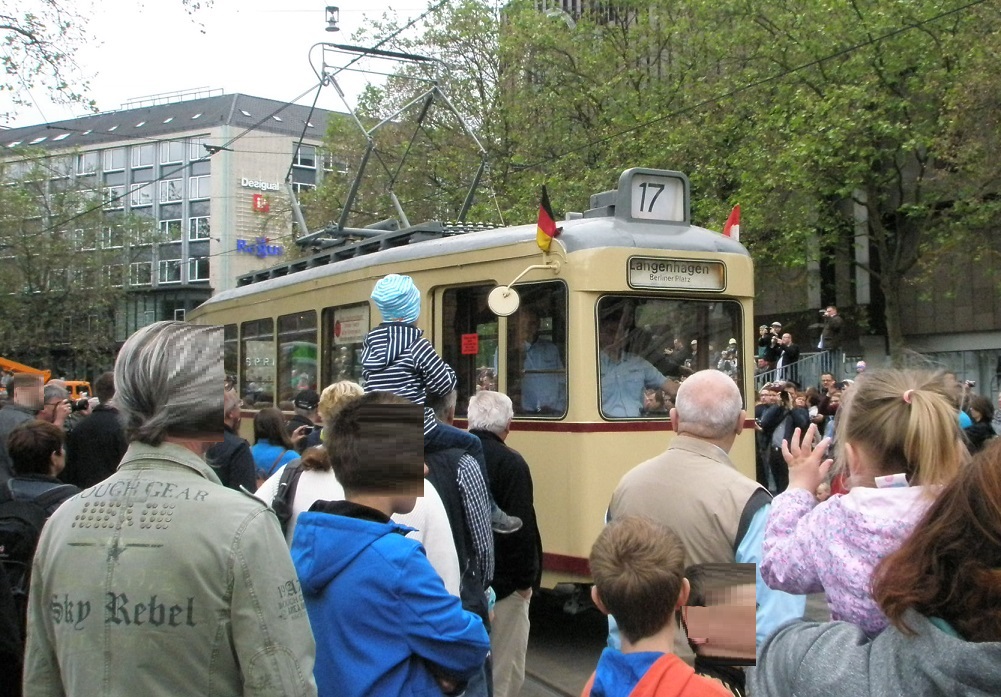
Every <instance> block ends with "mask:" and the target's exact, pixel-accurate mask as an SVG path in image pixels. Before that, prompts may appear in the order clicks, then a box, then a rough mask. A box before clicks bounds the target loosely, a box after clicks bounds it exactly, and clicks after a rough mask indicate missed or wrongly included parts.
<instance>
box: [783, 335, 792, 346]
mask: <svg viewBox="0 0 1001 697" xmlns="http://www.w3.org/2000/svg"><path fill="white" fill-rule="evenodd" d="M782 343H783V344H785V345H786V346H789V345H790V344H792V334H783V335H782Z"/></svg>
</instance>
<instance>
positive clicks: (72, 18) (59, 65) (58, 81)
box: [0, 0, 213, 117]
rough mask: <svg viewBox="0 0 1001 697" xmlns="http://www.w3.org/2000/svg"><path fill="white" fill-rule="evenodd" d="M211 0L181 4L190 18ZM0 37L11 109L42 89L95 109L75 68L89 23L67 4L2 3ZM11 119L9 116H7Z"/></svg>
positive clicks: (62, 0) (0, 83)
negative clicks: (32, 91) (35, 89)
mask: <svg viewBox="0 0 1001 697" xmlns="http://www.w3.org/2000/svg"><path fill="white" fill-rule="evenodd" d="M212 2H213V0H181V4H182V5H183V6H184V8H185V10H186V11H187V12H189V13H191V12H196V11H197V10H199V9H201V8H202V7H208V6H210V5H211V4H212ZM0 32H2V37H3V38H2V42H3V46H4V49H5V50H4V51H3V53H2V55H0V64H2V65H3V68H4V71H3V72H4V76H5V77H4V78H3V79H2V80H0V92H5V93H7V94H9V95H10V98H11V101H13V103H14V104H15V105H18V106H24V105H27V104H30V103H31V96H30V94H29V93H30V91H31V90H32V89H34V88H35V87H38V86H40V87H42V88H43V89H44V90H45V91H46V92H47V93H48V95H49V96H50V97H51V98H52V99H53V101H56V102H58V103H75V104H81V105H83V106H86V107H89V108H94V102H93V100H91V99H89V98H88V97H87V89H88V84H87V82H86V80H84V79H83V75H82V72H81V70H80V67H79V66H78V65H77V63H76V50H77V48H79V47H80V46H81V45H83V44H84V43H85V42H86V41H88V40H89V39H90V38H91V37H90V35H89V33H88V31H87V18H86V16H84V15H83V14H81V13H80V12H79V11H78V10H77V9H76V6H75V5H74V4H73V3H72V2H67V1H66V0H19V1H18V2H14V1H13V0H2V2H0ZM4 116H5V117H9V116H10V114H5V115H4Z"/></svg>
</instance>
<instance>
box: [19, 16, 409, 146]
mask: <svg viewBox="0 0 1001 697" xmlns="http://www.w3.org/2000/svg"><path fill="white" fill-rule="evenodd" d="M71 1H72V0H71ZM328 2H330V3H331V4H337V0H328ZM84 4H85V3H80V6H81V7H82V6H84ZM326 4H327V3H325V2H323V1H322V0H320V1H317V0H215V4H214V6H213V7H212V8H210V9H207V10H204V9H203V10H200V11H199V12H197V13H195V15H194V16H188V15H187V14H186V13H185V11H184V9H183V8H182V6H181V3H180V0H149V1H148V2H146V3H145V4H140V3H137V2H136V0H96V2H94V5H93V9H92V10H89V11H87V12H88V13H89V14H90V17H91V20H90V33H91V34H92V35H93V36H94V37H95V38H96V41H95V42H94V43H92V44H89V45H87V46H84V47H81V49H80V51H79V53H78V56H77V58H78V62H79V64H80V66H81V68H82V69H83V71H84V72H85V73H86V74H88V75H90V76H91V89H90V92H89V96H90V97H91V98H93V99H95V100H97V105H98V108H100V109H101V110H102V111H110V110H114V109H119V108H120V107H121V106H122V104H123V103H124V102H126V101H129V100H130V99H133V98H136V97H143V96H147V95H152V94H159V93H163V92H175V91H180V90H189V89H193V88H198V87H206V88H222V89H223V90H224V91H225V92H226V93H234V92H242V93H245V94H252V95H255V96H258V97H267V98H270V99H277V100H282V101H285V100H292V99H293V98H295V97H297V96H298V95H300V94H301V93H303V92H305V91H306V90H308V89H309V88H310V87H311V86H313V85H315V84H316V83H317V79H316V77H315V76H314V74H313V71H312V69H311V68H310V65H309V55H308V54H309V49H310V47H311V46H312V45H313V44H316V43H319V42H324V41H335V42H338V43H348V44H351V43H354V42H353V41H352V39H351V37H352V35H353V34H354V33H355V31H356V30H357V29H359V28H360V27H361V26H362V23H363V22H364V21H365V19H366V17H368V18H373V17H375V18H377V17H379V16H381V15H382V13H383V11H387V10H389V11H391V12H394V13H395V15H396V16H397V18H398V19H400V20H401V23H402V22H405V21H407V20H409V19H411V18H413V17H415V16H417V15H419V14H421V13H422V12H423V11H424V10H425V9H426V8H427V6H428V4H427V3H426V2H424V1H422V0H364V1H363V2H359V1H357V0H354V1H351V2H348V1H346V0H342V2H341V4H340V5H339V7H340V18H341V22H340V26H341V31H340V32H337V33H336V34H333V33H328V32H326V31H324V27H325V26H326V22H325V21H324V8H325V6H326ZM81 12H84V10H81ZM203 32H204V33H203ZM380 67H381V68H383V69H385V68H386V67H388V66H386V65H384V64H383V65H382V66H380ZM366 79H373V80H374V79H378V78H365V77H364V76H358V75H356V74H351V75H349V74H343V75H342V76H340V77H339V78H338V81H339V82H340V83H341V85H342V87H343V88H344V89H345V92H347V93H348V95H349V97H350V96H351V95H353V94H357V93H358V92H359V91H360V90H361V89H362V87H363V86H364V84H365V80H366ZM32 96H33V98H34V99H35V100H36V102H37V107H36V106H26V107H22V108H20V110H19V111H20V113H19V114H18V116H17V117H16V119H14V120H13V121H11V122H9V123H8V124H7V125H8V126H26V125H31V124H36V123H43V122H46V121H58V120H61V119H66V118H72V117H74V116H79V115H81V114H82V113H84V110H83V109H81V108H80V107H78V106H77V107H65V106H60V105H56V104H53V103H52V102H51V101H49V100H48V99H46V98H45V97H46V95H45V93H44V91H43V90H41V89H35V90H33V91H32ZM313 96H314V93H313V92H310V93H309V94H307V95H306V96H305V97H303V98H302V99H300V100H299V101H300V102H303V103H306V104H307V105H308V104H310V103H312V99H313ZM318 106H320V107H323V108H327V109H335V110H339V111H343V105H342V104H341V102H340V100H339V98H338V97H337V95H336V93H335V92H334V91H333V90H332V89H330V88H324V90H323V91H322V93H321V97H320V101H319V102H318ZM8 109H10V104H9V102H8V101H6V100H3V99H0V111H4V110H8Z"/></svg>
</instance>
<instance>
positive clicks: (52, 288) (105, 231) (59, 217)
mask: <svg viewBox="0 0 1001 697" xmlns="http://www.w3.org/2000/svg"><path fill="white" fill-rule="evenodd" d="M64 159H65V158H63V160H64ZM63 160H58V159H55V158H53V159H50V158H47V157H46V156H45V155H44V154H41V153H38V154H34V155H32V154H26V156H25V159H24V160H22V161H20V162H19V164H22V163H30V164H31V167H30V168H27V169H26V168H24V167H23V166H22V167H19V168H17V170H18V171H17V172H16V175H15V173H13V172H12V171H11V170H12V167H11V165H9V164H8V165H6V166H5V167H4V169H3V171H2V172H0V179H2V180H3V181H5V182H6V183H5V184H4V185H3V186H0V326H3V328H4V331H3V332H2V333H0V355H2V356H4V357H8V358H14V359H16V360H21V361H23V362H25V363H28V364H29V365H37V366H51V365H54V364H55V363H56V362H57V357H59V356H63V357H65V356H67V355H69V354H72V355H73V356H74V357H75V358H76V359H77V360H78V361H79V362H81V363H98V362H101V361H107V359H108V358H110V356H112V355H113V352H114V331H113V327H114V315H115V310H116V308H118V307H119V306H120V305H121V303H122V302H123V301H124V298H125V293H126V292H127V290H128V288H129V284H130V279H129V270H130V265H131V263H132V262H133V261H139V260H144V259H146V258H148V257H149V254H150V251H151V250H152V245H154V244H156V243H158V242H159V241H160V239H159V238H160V235H159V232H158V231H157V230H156V229H155V228H154V226H153V224H152V221H150V220H149V219H144V218H139V217H135V216H125V215H123V214H121V212H107V211H105V210H104V201H103V196H102V193H101V192H100V191H95V190H93V189H91V188H88V186H93V184H89V185H88V183H86V182H85V181H84V179H85V178H83V177H81V178H80V179H78V180H76V181H74V180H73V179H72V178H71V177H69V176H64V173H65V172H66V169H65V167H63V166H62V165H61V164H59V162H61V161H63Z"/></svg>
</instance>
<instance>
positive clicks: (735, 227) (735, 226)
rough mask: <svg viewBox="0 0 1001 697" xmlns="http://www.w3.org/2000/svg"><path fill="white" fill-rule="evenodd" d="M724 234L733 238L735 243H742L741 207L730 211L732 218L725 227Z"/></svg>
mask: <svg viewBox="0 0 1001 697" xmlns="http://www.w3.org/2000/svg"><path fill="white" fill-rule="evenodd" d="M723 234H724V235H726V236H727V237H732V238H733V239H734V241H735V242H740V206H739V205H738V206H734V207H733V210H732V211H730V217H729V218H727V219H726V223H725V224H724V225H723Z"/></svg>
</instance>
